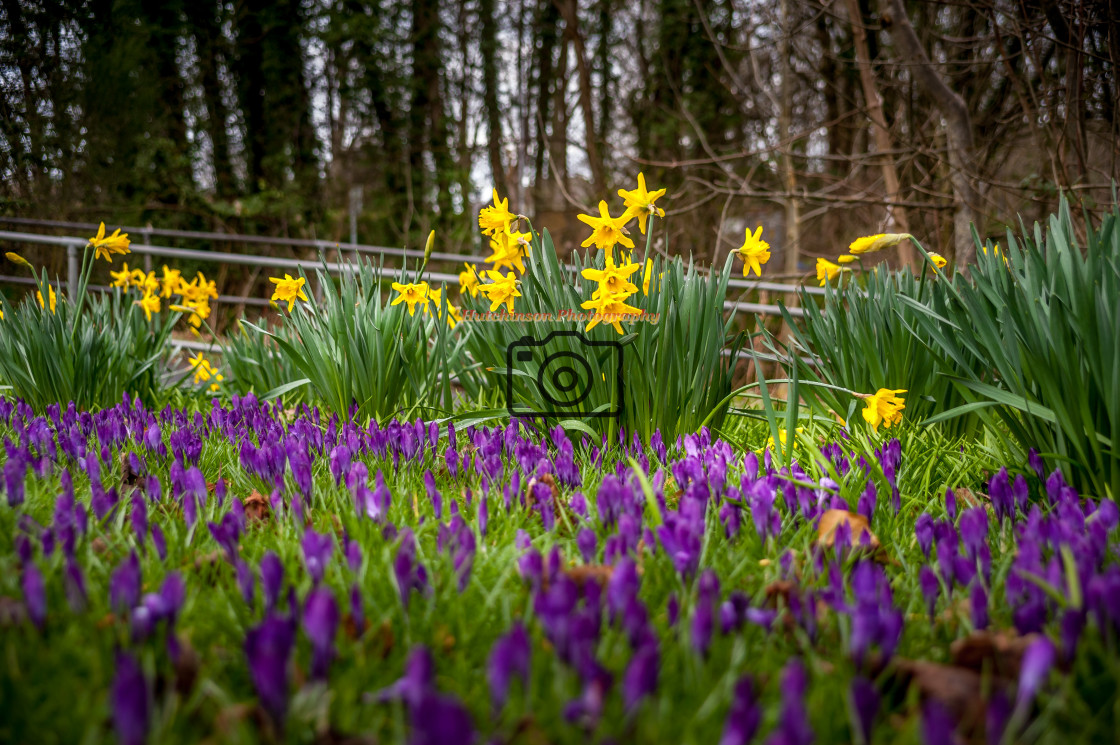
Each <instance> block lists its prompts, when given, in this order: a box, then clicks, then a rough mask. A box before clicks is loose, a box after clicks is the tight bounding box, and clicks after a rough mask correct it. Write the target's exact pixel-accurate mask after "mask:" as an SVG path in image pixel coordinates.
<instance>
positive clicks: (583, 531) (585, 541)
mask: <svg viewBox="0 0 1120 745" xmlns="http://www.w3.org/2000/svg"><path fill="white" fill-rule="evenodd" d="M596 543H597V539H596V537H595V531H594V530H592V529H591V528H588V527H583V528H580V531H579V533H578V534H577V535H576V546H577V547H578V548H579V553H580V556H582V557H583V561H584V563H585V564H591V563H593V562H594V561H595V548H596Z"/></svg>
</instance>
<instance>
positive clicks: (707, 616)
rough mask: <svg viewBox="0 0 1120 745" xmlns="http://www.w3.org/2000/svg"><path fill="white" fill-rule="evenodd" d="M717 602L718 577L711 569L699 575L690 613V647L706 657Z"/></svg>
mask: <svg viewBox="0 0 1120 745" xmlns="http://www.w3.org/2000/svg"><path fill="white" fill-rule="evenodd" d="M718 601H719V577H717V576H716V573H715V571H714V570H712V569H705V570H704V571H703V573H701V575H700V580H699V582H698V589H697V593H696V606H695V607H694V608H693V611H692V647H693V649H695V650H696V651H697V652H699V653H700V654H701V655H702V656H707V654H708V647H709V645H710V644H711V641H712V630H713V628H714V625H715V613H716V604H717V603H718Z"/></svg>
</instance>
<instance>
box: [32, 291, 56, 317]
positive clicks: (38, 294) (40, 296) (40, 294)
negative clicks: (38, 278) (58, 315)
mask: <svg viewBox="0 0 1120 745" xmlns="http://www.w3.org/2000/svg"><path fill="white" fill-rule="evenodd" d="M47 287H48V288H49V290H50V292H49V294H50V302H51V313H54V311H55V307H56V306H57V305H58V295H56V294H55V291H54V287H51V286H50V285H47ZM35 299H36V300H38V301H39V307H40V308H42V307H44V305H43V291H42V290H37V291H36V292H35Z"/></svg>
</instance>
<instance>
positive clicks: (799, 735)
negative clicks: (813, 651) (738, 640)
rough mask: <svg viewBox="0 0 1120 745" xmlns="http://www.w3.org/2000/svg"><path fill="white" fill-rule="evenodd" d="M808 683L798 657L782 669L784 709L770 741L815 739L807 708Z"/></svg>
mask: <svg viewBox="0 0 1120 745" xmlns="http://www.w3.org/2000/svg"><path fill="white" fill-rule="evenodd" d="M807 684H808V680H807V679H806V675H805V667H804V665H802V664H801V661H800V660H798V659H796V658H795V659H792V660H790V661H789V662H788V663H787V664H786V666H785V669H783V670H782V681H781V690H782V710H781V714H780V715H779V717H778V729H777V730H776V731H775V732H773V733H772V734H771V735H770V739H769V742H771V743H775V744H777V743H781V744H782V745H809V743H811V742H812V741H813V730H812V729H811V728H810V727H809V712H808V711H806V709H805V689H806V686H807Z"/></svg>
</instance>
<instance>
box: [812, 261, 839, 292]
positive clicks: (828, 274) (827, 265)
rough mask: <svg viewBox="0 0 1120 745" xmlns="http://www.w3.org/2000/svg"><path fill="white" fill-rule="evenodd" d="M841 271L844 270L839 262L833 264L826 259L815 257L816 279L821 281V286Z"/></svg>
mask: <svg viewBox="0 0 1120 745" xmlns="http://www.w3.org/2000/svg"><path fill="white" fill-rule="evenodd" d="M842 271H844V270H843V269H842V268H841V267H840V265H839V264H833V263H832V262H831V261H829V260H828V259H817V280H818V281H819V282H820V283H821V287H824V286H825V285H826V284H828V283H829V282H830V281H832V279H834V278H835V277H836V275H837V274H839V273H840V272H842Z"/></svg>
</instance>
